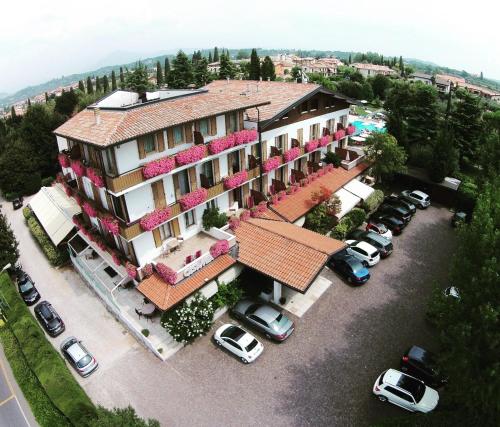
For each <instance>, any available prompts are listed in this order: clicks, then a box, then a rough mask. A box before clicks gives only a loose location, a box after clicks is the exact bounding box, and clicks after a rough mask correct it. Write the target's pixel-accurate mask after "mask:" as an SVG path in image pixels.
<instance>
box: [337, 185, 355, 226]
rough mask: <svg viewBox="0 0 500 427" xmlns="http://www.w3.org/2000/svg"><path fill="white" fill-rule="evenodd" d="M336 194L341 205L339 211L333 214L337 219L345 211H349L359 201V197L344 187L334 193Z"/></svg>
mask: <svg viewBox="0 0 500 427" xmlns="http://www.w3.org/2000/svg"><path fill="white" fill-rule="evenodd" d="M335 195H336V196H338V198H339V199H340V201H341V202H342V207H341V210H340V212H339V213H338V214H337V215H335V216H336V217H337V218H338V219H340V218H342V217H343V216H344V215H345V214H346V213H348V212H350V211H351V209H352V208H354V207H355V206H356V205H357V204H358V203H359V202H360V201H361V198H359V197H358V196H355V195H354V194H352V193H350V192H349V191H347V190H346V189H344V188H341V189H340V190H338V191H337V192H336V193H335Z"/></svg>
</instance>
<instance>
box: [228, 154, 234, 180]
mask: <svg viewBox="0 0 500 427" xmlns="http://www.w3.org/2000/svg"><path fill="white" fill-rule="evenodd" d="M227 174H228V175H232V174H233V153H227Z"/></svg>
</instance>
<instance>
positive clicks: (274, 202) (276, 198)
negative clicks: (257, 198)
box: [271, 194, 280, 205]
mask: <svg viewBox="0 0 500 427" xmlns="http://www.w3.org/2000/svg"><path fill="white" fill-rule="evenodd" d="M279 201H280V198H279V196H278V195H277V194H273V195H271V204H272V205H277V204H278V202H279Z"/></svg>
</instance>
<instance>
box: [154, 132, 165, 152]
mask: <svg viewBox="0 0 500 427" xmlns="http://www.w3.org/2000/svg"><path fill="white" fill-rule="evenodd" d="M156 142H157V144H158V151H159V152H161V151H165V140H164V138H163V131H162V130H161V131H160V132H157V133H156Z"/></svg>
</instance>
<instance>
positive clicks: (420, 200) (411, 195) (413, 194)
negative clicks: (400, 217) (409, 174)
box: [401, 190, 431, 209]
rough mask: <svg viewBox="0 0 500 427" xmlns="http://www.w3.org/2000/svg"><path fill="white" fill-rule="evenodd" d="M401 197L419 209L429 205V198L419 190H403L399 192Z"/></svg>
mask: <svg viewBox="0 0 500 427" xmlns="http://www.w3.org/2000/svg"><path fill="white" fill-rule="evenodd" d="M401 196H402V197H403V199H405V200H408V201H409V202H411V203H413V204H414V205H415V206H417V207H419V208H420V209H425V208H427V207H429V206H430V204H431V198H430V197H429V196H428V195H427V194H425V193H423V192H422V191H419V190H413V191H410V190H404V191H402V192H401Z"/></svg>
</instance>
